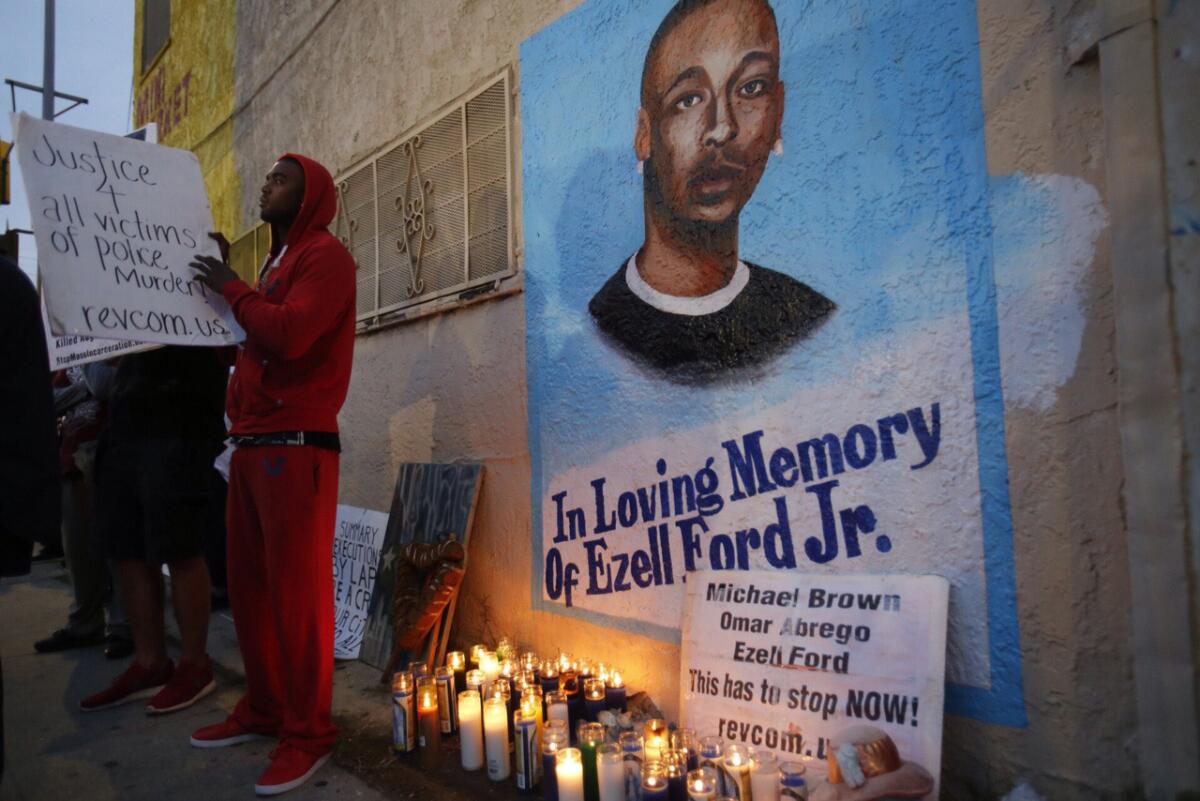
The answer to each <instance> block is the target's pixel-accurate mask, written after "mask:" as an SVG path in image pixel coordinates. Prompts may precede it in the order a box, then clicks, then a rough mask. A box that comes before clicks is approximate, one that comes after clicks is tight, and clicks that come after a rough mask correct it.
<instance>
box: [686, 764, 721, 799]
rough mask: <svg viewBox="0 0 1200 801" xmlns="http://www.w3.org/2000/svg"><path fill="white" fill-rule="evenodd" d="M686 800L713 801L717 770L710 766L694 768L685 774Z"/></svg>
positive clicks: (715, 793) (715, 791)
mask: <svg viewBox="0 0 1200 801" xmlns="http://www.w3.org/2000/svg"><path fill="white" fill-rule="evenodd" d="M687 794H688V796H687V797H688V801H713V799H714V798H716V795H717V772H716V771H715V770H713V769H712V768H696V769H695V770H689V771H688V775H687Z"/></svg>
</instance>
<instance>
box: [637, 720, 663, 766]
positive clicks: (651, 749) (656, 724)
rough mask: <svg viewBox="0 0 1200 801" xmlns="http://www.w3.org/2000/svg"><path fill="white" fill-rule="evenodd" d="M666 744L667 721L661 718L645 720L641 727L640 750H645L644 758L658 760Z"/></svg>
mask: <svg viewBox="0 0 1200 801" xmlns="http://www.w3.org/2000/svg"><path fill="white" fill-rule="evenodd" d="M667 746H668V740H667V722H666V721H665V720H663V719H662V718H650V720H647V721H646V725H645V726H644V727H643V729H642V750H643V751H645V752H646V760H647V761H650V760H654V761H658V760H659V759H661V758H662V752H663V750H664V749H666V748H667ZM659 767H661V765H660V766H659Z"/></svg>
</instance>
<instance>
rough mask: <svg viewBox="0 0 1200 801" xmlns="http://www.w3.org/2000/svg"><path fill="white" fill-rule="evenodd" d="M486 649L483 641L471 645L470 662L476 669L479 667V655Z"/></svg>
mask: <svg viewBox="0 0 1200 801" xmlns="http://www.w3.org/2000/svg"><path fill="white" fill-rule="evenodd" d="M486 650H487V646H486V645H484V644H483V643H477V644H475V645H472V646H471V664H472V665H474V666H475V668H476V669H478V668H479V655H480V654H481V653H483V652H484V651H486Z"/></svg>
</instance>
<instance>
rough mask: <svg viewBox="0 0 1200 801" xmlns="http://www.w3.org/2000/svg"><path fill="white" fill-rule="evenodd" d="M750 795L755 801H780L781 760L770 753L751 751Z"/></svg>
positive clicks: (752, 749) (757, 750)
mask: <svg viewBox="0 0 1200 801" xmlns="http://www.w3.org/2000/svg"><path fill="white" fill-rule="evenodd" d="M750 795H752V796H754V801H779V760H778V759H776V758H775V755H774V754H773V753H771V752H770V751H763V750H759V749H754V748H751V749H750Z"/></svg>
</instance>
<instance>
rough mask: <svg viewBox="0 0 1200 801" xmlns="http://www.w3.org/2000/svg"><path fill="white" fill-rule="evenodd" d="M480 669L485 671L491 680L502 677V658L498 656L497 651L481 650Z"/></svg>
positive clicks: (485, 674)
mask: <svg viewBox="0 0 1200 801" xmlns="http://www.w3.org/2000/svg"><path fill="white" fill-rule="evenodd" d="M479 669H480V670H482V671H483V675H484V676H486V677H487V680H488V681H489V682H492V681H495V680H496V679H497V678H499V677H500V660H499V659H497V658H496V652H495V651H480V652H479Z"/></svg>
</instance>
